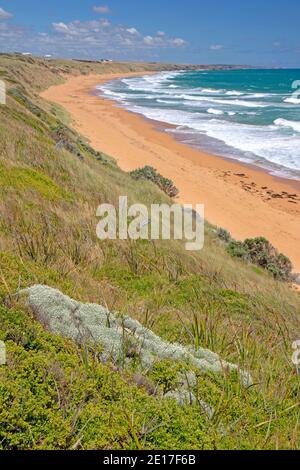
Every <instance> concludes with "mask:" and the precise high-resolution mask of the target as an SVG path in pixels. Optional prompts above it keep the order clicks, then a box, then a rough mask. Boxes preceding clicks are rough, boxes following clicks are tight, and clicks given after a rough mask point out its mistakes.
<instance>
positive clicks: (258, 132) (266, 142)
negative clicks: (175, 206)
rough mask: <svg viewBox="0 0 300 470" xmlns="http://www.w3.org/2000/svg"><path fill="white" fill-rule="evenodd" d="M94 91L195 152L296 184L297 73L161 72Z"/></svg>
mask: <svg viewBox="0 0 300 470" xmlns="http://www.w3.org/2000/svg"><path fill="white" fill-rule="evenodd" d="M98 90H99V92H100V93H101V94H103V93H104V95H106V96H107V97H108V98H111V99H115V100H117V101H118V102H119V103H120V104H121V105H122V106H125V107H126V108H128V109H130V110H131V111H133V112H136V113H139V114H142V115H143V116H145V117H147V118H149V119H153V120H156V121H160V122H165V123H169V124H172V125H175V126H176V127H175V129H171V130H170V129H167V126H166V130H167V131H168V132H172V133H174V135H175V136H176V137H177V138H178V139H180V140H181V141H183V142H185V143H187V144H189V145H191V146H193V147H196V148H199V149H202V150H206V151H208V152H212V153H215V154H218V155H222V156H226V157H229V158H235V159H239V160H241V161H244V162H249V163H252V164H256V165H259V166H263V167H265V168H269V169H270V171H271V172H273V173H275V174H279V175H283V176H287V177H290V178H295V179H300V70H234V71H201V70H199V71H192V72H170V73H167V72H164V73H160V74H156V75H151V76H145V77H138V78H136V77H135V78H126V79H122V80H114V81H112V82H109V83H107V84H105V85H102V86H99V87H98Z"/></svg>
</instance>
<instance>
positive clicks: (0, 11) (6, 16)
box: [0, 7, 13, 20]
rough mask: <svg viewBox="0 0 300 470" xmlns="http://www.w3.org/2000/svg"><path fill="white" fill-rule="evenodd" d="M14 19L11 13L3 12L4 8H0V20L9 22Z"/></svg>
mask: <svg viewBox="0 0 300 470" xmlns="http://www.w3.org/2000/svg"><path fill="white" fill-rule="evenodd" d="M12 17H13V15H12V14H11V13H9V12H8V11H5V10H3V8H1V7H0V20H8V19H9V18H12Z"/></svg>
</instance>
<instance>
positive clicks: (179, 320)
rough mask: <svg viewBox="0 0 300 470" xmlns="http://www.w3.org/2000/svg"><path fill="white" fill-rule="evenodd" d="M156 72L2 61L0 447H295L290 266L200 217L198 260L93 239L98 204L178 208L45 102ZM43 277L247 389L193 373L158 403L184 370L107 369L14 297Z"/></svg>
mask: <svg viewBox="0 0 300 470" xmlns="http://www.w3.org/2000/svg"><path fill="white" fill-rule="evenodd" d="M158 69H159V66H158V65H157V64H154V65H147V64H115V63H114V64H110V63H109V64H93V63H81V62H73V61H47V60H44V59H38V58H33V57H20V56H16V55H5V54H3V55H1V56H0V79H2V80H5V82H6V86H7V90H8V93H7V104H6V105H5V106H4V105H2V106H0V195H1V198H0V214H1V218H0V300H1V304H0V341H4V343H5V345H6V349H7V351H6V352H7V364H6V365H3V366H0V449H2V450H4V449H8V450H12V449H14V450H23V449H25V450H29V449H62V450H63V449H74V450H79V449H297V450H298V449H299V448H300V434H299V405H300V399H299V398H300V382H299V376H298V375H297V371H296V370H295V367H294V365H293V363H292V353H293V349H292V343H293V341H294V340H296V339H298V336H299V334H300V315H299V313H300V299H299V294H297V293H296V292H294V291H293V290H292V289H291V287H290V285H289V283H288V282H283V281H282V280H281V279H283V278H284V279H285V278H286V277H288V276H289V272H290V264H289V262H288V260H287V259H285V258H284V257H282V255H279V254H278V253H277V252H276V250H275V249H273V247H271V246H270V244H269V243H268V242H267V241H266V240H263V239H258V240H248V241H245V242H244V243H241V244H239V245H238V249H239V250H241V251H242V256H240V255H238V256H236V254H237V245H236V242H233V241H232V240H231V237H230V235H229V234H227V233H226V232H225V231H224V230H223V231H222V235H221V232H220V231H218V230H217V229H216V228H215V227H212V226H211V225H210V224H209V223H206V227H205V236H206V239H205V240H206V242H205V247H204V249H203V250H202V251H200V252H197V253H190V252H186V251H185V249H184V245H183V244H182V243H181V242H180V241H170V242H166V241H155V242H150V241H145V240H138V241H130V240H126V241H121V240H115V241H114V240H112V241H100V240H98V239H97V236H96V224H97V218H96V209H97V207H98V205H99V203H102V202H105V203H111V204H114V205H116V206H117V201H118V196H119V194H127V195H128V198H129V202H130V203H134V202H141V203H143V204H145V205H147V206H150V205H151V204H152V203H162V202H164V203H168V204H172V203H173V201H172V199H170V197H169V196H173V197H174V195H176V194H175V192H176V191H175V189H174V188H173V186H172V184H171V182H169V183H167V184H165V183H166V182H167V180H166V181H165V180H164V178H167V177H168V175H163V176H160V175H158V174H157V173H156V172H155V170H153V169H146V170H145V169H144V170H142V171H141V172H137V174H134V175H130V174H127V173H125V172H123V171H121V170H120V169H119V168H118V166H117V164H116V163H115V161H114V160H113V159H111V158H110V156H109V155H105V154H103V153H102V152H101V149H92V148H91V146H90V144H89V142H87V141H86V140H85V138H84V136H81V135H78V134H77V133H76V132H75V131H74V130H73V129H72V128H71V124H70V117H69V116H68V114H67V113H66V112H65V111H64V110H63V109H62V108H60V107H59V106H57V105H55V104H53V103H49V102H46V101H44V100H43V99H41V98H40V96H39V93H40V92H41V91H42V90H44V89H46V88H47V87H49V86H51V85H55V84H58V83H61V82H63V80H64V79H65V78H66V77H68V76H72V75H79V74H85V75H86V74H89V73H99V74H101V73H109V72H112V73H113V72H117V71H118V72H128V71H144V70H158ZM141 174H142V175H143V176H142V178H143V179H142V184H141V180H140V175H141ZM149 174H150V177H148V175H149ZM137 175H138V178H136V176H137ZM145 175H146V176H145ZM132 176H134V177H132ZM149 179H150V181H148V180H149ZM153 182H154V183H155V184H153ZM157 183H159V184H157ZM170 188H172V191H171V192H170V191H169V189H170ZM166 189H167V191H166ZM174 191H175V192H174ZM166 192H167V194H166ZM220 235H221V236H220ZM243 250H244V251H243ZM244 252H245V254H243V253H244ZM232 255H234V256H232ZM274 257H275V261H276V260H277V261H276V262H275V264H274ZM245 261H246V262H245ZM277 262H278V263H277ZM276 263H277V264H276ZM271 265H272V269H270V266H271ZM273 266H274V269H273ZM265 268H267V269H265ZM274 270H275V271H274ZM268 271H271V274H270V273H269V272H268ZM37 284H40V285H46V286H49V287H52V288H55V289H58V290H59V291H60V292H62V293H63V294H65V295H67V296H69V297H71V298H72V299H75V300H76V301H78V302H82V303H84V304H86V303H95V304H97V305H101V306H103V307H105V308H106V309H107V310H108V311H110V312H115V314H116V315H117V316H120V317H121V318H122V317H123V316H130V318H132V319H134V320H135V321H138V322H139V323H140V324H141V325H142V326H143V327H144V328H147V329H149V330H151V331H152V332H153V333H154V334H155V335H157V336H158V337H159V338H161V340H162V341H164V342H168V343H177V344H180V345H181V346H183V347H184V348H194V350H196V351H197V350H199V349H200V348H204V349H209V350H211V351H213V352H214V353H216V354H218V355H220V356H221V357H222V358H223V359H224V360H225V361H227V362H228V363H232V364H237V365H238V366H239V368H240V369H241V370H245V371H249V373H251V376H252V379H253V383H252V384H251V385H250V384H249V386H243V385H242V384H241V381H240V380H239V377H238V374H228V373H226V371H225V370H224V373H221V374H214V373H212V372H211V371H208V372H206V373H202V372H201V371H200V372H199V371H196V372H195V375H196V382H195V383H194V384H193V394H194V395H195V397H196V398H197V399H196V401H195V402H193V403H181V404H180V403H179V402H178V401H177V400H176V399H175V398H174V397H172V396H170V397H169V398H168V399H165V398H162V394H166V393H168V392H170V391H172V390H173V388H174V383H175V382H176V381H177V378H178V364H175V363H174V361H170V360H169V358H162V359H161V360H157V361H155V363H154V365H153V367H151V368H150V369H148V370H145V369H143V368H142V369H141V368H139V367H137V368H132V367H131V366H127V364H126V361H125V362H124V364H123V363H117V364H116V363H115V361H113V360H111V361H110V360H105V361H104V360H102V359H101V357H102V356H101V354H99V353H100V352H101V349H100V350H98V349H97V348H98V346H97V348H95V346H93V347H91V346H90V345H86V347H85V346H84V345H83V344H82V343H79V342H76V341H73V340H72V339H71V338H66V337H63V336H62V335H60V334H57V333H53V332H51V331H50V330H49V329H48V328H47V327H46V326H45V325H44V324H43V323H42V322H40V321H39V319H38V318H37V315H35V313H34V311H33V310H32V309H30V308H29V307H28V306H27V305H26V304H25V303H24V302H23V301H22V299H21V298H20V295H19V294H18V293H19V292H20V290H23V289H26V288H30V287H32V286H33V285H37ZM129 346H130V351H131V358H132V357H133V356H134V351H133V350H132V345H131V344H130V345H129ZM131 362H133V363H134V360H132V361H131ZM138 365H139V364H137V366H138ZM180 370H182V367H180ZM203 402H205V403H208V404H209V406H210V407H211V413H208V412H207V409H204V408H203Z"/></svg>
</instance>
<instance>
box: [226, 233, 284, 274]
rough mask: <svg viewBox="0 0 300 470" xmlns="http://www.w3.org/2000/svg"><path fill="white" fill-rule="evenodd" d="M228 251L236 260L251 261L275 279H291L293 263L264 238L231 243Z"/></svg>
mask: <svg viewBox="0 0 300 470" xmlns="http://www.w3.org/2000/svg"><path fill="white" fill-rule="evenodd" d="M227 251H228V253H229V254H230V255H231V256H233V257H235V258H241V259H243V260H245V261H249V262H251V263H253V264H256V265H257V266H260V267H262V268H263V269H265V270H267V271H269V272H270V273H271V274H272V275H273V276H274V278H275V279H280V280H284V281H287V280H290V279H291V273H292V270H293V265H292V263H291V261H290V260H289V258H287V257H286V256H285V255H283V254H282V253H279V252H278V251H277V250H276V248H274V246H273V245H272V244H271V243H270V242H269V241H268V240H266V239H265V238H263V237H257V238H248V239H247V240H245V241H244V242H239V241H231V242H230V244H229V245H228V248H227Z"/></svg>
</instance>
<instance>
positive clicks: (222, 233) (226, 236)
mask: <svg viewBox="0 0 300 470" xmlns="http://www.w3.org/2000/svg"><path fill="white" fill-rule="evenodd" d="M217 236H218V238H220V240H222V241H223V242H225V243H229V242H230V241H231V240H232V238H231V235H230V233H229V232H228V231H227V230H225V229H224V228H218V229H217Z"/></svg>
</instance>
